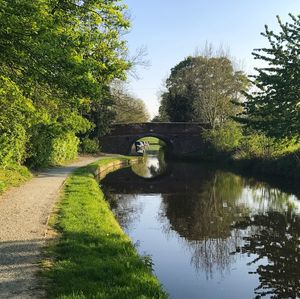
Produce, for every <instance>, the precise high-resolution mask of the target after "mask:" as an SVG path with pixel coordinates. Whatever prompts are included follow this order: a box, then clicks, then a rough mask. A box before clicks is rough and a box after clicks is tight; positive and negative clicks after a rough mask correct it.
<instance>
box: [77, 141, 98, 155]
mask: <svg viewBox="0 0 300 299" xmlns="http://www.w3.org/2000/svg"><path fill="white" fill-rule="evenodd" d="M80 151H81V152H82V153H86V154H95V153H98V152H99V151H100V146H99V142H98V140H97V139H90V138H87V137H85V138H82V140H81V142H80Z"/></svg>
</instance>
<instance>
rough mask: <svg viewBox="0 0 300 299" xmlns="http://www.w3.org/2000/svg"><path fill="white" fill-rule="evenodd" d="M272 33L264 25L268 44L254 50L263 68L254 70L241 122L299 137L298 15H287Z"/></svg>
mask: <svg viewBox="0 0 300 299" xmlns="http://www.w3.org/2000/svg"><path fill="white" fill-rule="evenodd" d="M290 17H291V23H282V22H281V20H280V18H279V17H277V19H278V23H279V25H280V29H281V31H280V32H279V33H275V32H273V31H272V30H270V29H269V28H268V27H267V26H266V28H265V33H263V34H262V35H263V36H264V37H266V38H267V40H268V42H269V46H268V47H266V48H262V49H257V50H255V52H254V53H253V55H254V58H255V59H259V60H261V61H262V62H264V63H265V64H266V63H267V66H266V67H261V68H259V69H257V71H258V74H257V75H255V76H254V78H253V81H252V84H253V85H254V88H253V90H254V91H253V92H251V93H248V95H247V101H246V102H245V104H244V108H245V111H244V113H243V115H242V116H241V118H240V121H242V122H244V123H246V124H247V125H248V126H249V127H251V128H253V129H256V130H260V131H261V132H264V133H265V134H267V135H268V136H272V137H276V138H277V137H279V138H285V137H289V138H290V137H297V138H298V137H299V131H300V126H299V123H300V111H299V99H300V59H299V51H300V43H299V39H300V16H293V15H291V14H290Z"/></svg>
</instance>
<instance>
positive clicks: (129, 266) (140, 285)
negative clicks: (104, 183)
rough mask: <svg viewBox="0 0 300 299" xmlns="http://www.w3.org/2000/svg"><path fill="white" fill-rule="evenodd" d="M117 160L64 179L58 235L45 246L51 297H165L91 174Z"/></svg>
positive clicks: (80, 170)
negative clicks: (46, 247) (56, 238)
mask: <svg viewBox="0 0 300 299" xmlns="http://www.w3.org/2000/svg"><path fill="white" fill-rule="evenodd" d="M115 160H116V159H106V160H101V161H100V162H97V163H93V164H91V165H89V166H88V167H84V168H80V169H79V170H77V171H76V172H74V173H73V174H72V175H71V176H70V177H69V178H68V179H67V181H66V184H65V187H64V192H63V195H62V199H61V202H60V205H59V212H58V214H57V216H56V219H55V228H56V229H57V230H58V231H59V232H60V238H59V239H58V240H56V241H54V242H52V243H51V244H50V245H49V246H48V249H47V256H48V258H49V259H50V261H51V262H48V263H44V265H46V264H47V265H48V266H47V267H46V268H45V270H44V274H45V275H46V276H47V277H48V278H50V283H49V284H48V287H47V292H48V296H49V297H50V298H118V299H122V298H124V299H125V298H128V299H131V298H166V294H165V293H164V292H163V291H162V288H161V285H160V283H159V281H158V280H157V278H156V277H155V276H154V275H153V274H152V271H151V268H150V264H151V262H150V263H149V259H148V258H147V259H146V258H145V259H144V258H142V257H140V256H139V255H138V254H137V252H136V250H135V248H134V246H133V245H132V243H131V241H130V239H129V238H128V237H127V236H126V235H125V233H124V232H123V231H122V229H121V228H120V226H119V224H118V222H117V221H116V219H115V217H114V215H113V213H112V212H111V210H110V207H109V205H108V203H107V202H106V200H105V198H104V195H103V193H102V191H101V190H100V188H99V185H98V183H97V181H96V180H95V179H94V175H93V174H92V173H93V171H95V170H96V168H97V167H98V164H100V165H104V164H107V163H110V162H112V161H115ZM51 259H52V260H51ZM53 259H54V260H53Z"/></svg>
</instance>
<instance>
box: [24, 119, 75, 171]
mask: <svg viewBox="0 0 300 299" xmlns="http://www.w3.org/2000/svg"><path fill="white" fill-rule="evenodd" d="M78 144H79V139H78V138H77V137H76V136H75V133H74V132H63V131H61V129H59V128H58V127H57V126H56V125H55V124H52V125H46V124H38V125H36V126H35V127H34V128H33V130H32V133H31V140H30V153H31V155H30V157H29V158H28V159H27V161H26V162H27V164H28V165H29V166H30V167H45V166H48V165H60V164H62V163H63V162H65V161H68V160H73V159H75V158H76V157H77V150H78Z"/></svg>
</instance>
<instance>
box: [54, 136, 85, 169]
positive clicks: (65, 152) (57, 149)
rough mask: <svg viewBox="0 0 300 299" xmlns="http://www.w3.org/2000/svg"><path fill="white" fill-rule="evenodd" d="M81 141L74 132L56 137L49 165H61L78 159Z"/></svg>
mask: <svg viewBox="0 0 300 299" xmlns="http://www.w3.org/2000/svg"><path fill="white" fill-rule="evenodd" d="M78 144H79V139H78V138H77V137H76V136H75V134H74V133H73V132H68V133H64V134H62V135H60V136H59V137H56V138H54V139H53V141H52V148H51V155H50V158H49V164H51V165H60V164H62V163H64V162H65V161H70V160H74V159H76V158H77V152H78Z"/></svg>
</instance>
